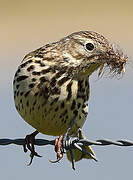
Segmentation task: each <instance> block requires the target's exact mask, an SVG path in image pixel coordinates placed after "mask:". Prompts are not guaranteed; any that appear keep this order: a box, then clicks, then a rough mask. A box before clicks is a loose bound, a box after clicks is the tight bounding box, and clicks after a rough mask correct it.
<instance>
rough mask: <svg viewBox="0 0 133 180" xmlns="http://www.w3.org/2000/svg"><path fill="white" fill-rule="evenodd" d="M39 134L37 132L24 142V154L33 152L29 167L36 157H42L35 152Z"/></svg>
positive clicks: (28, 136)
mask: <svg viewBox="0 0 133 180" xmlns="http://www.w3.org/2000/svg"><path fill="white" fill-rule="evenodd" d="M38 133H39V132H38V131H35V132H33V133H32V134H29V135H27V136H26V137H25V140H24V145H23V148H24V152H25V153H26V152H27V151H28V150H29V151H30V152H31V153H30V157H31V160H30V163H29V164H28V166H29V165H31V164H32V161H33V158H34V156H37V157H42V156H40V155H39V154H38V153H37V152H36V151H35V147H34V144H35V136H36V135H37V134H38Z"/></svg>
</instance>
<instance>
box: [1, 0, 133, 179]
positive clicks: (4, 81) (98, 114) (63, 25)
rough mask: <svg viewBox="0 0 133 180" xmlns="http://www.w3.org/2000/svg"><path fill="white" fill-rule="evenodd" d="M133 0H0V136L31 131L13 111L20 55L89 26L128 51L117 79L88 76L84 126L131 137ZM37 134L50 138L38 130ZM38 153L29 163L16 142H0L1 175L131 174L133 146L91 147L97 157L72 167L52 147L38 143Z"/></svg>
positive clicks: (102, 134)
mask: <svg viewBox="0 0 133 180" xmlns="http://www.w3.org/2000/svg"><path fill="white" fill-rule="evenodd" d="M132 20H133V1H132V0H126V1H119V0H117V1H116V0H111V1H106V0H105V1H104V0H100V1H89V0H82V1H81V0H67V1H65V0H55V1H52V0H49V1H47V0H23V1H20V0H12V1H10V0H0V115H1V116H0V117H1V118H0V119H1V124H0V138H24V137H25V135H27V134H29V133H31V132H33V131H34V129H33V128H32V127H30V126H29V125H28V124H26V123H25V122H24V121H23V120H22V118H21V117H20V116H19V115H18V113H17V112H16V109H15V107H14V101H13V89H12V81H13V76H14V73H15V71H16V69H17V66H18V65H19V63H20V61H21V60H22V58H23V57H24V56H25V55H26V54H27V53H29V52H30V51H32V50H35V49H37V48H39V47H40V46H43V45H44V44H45V43H48V42H53V41H56V40H59V39H60V38H62V37H64V36H66V35H68V34H70V33H72V32H75V31H80V30H93V31H96V32H99V33H101V34H103V35H104V36H105V37H107V38H108V39H110V40H111V41H112V42H116V43H117V44H119V45H120V47H122V49H123V50H124V52H126V54H127V55H128V56H129V63H128V65H127V67H126V73H125V75H124V76H123V78H121V79H120V80H118V79H117V78H113V79H111V78H101V79H100V80H98V78H97V73H95V74H93V75H92V77H91V97H90V101H89V115H88V119H87V121H86V123H85V125H84V127H83V129H84V131H85V134H86V136H87V138H88V139H90V140H96V139H101V138H108V139H112V140H118V139H129V140H133V119H132V116H133V115H132V114H133V110H132V108H133V83H132V79H133V63H132V57H133V51H132V48H133V21H132ZM38 137H39V138H47V139H52V137H48V136H44V135H39V136H38ZM36 149H37V152H38V153H39V154H41V155H42V156H43V157H42V158H35V159H34V162H33V164H32V165H31V166H30V167H27V166H26V164H28V162H29V154H28V153H27V154H24V153H23V149H22V147H20V146H16V145H9V146H0V178H1V179H4V180H9V179H14V180H18V179H19V180H23V179H32V180H36V179H37V178H38V179H46V178H49V179H52V178H56V179H64V180H66V179H68V178H71V179H72V178H73V179H77V180H79V179H81V178H89V179H102V180H107V179H108V180H112V179H121V180H125V178H126V179H131V178H132V167H133V166H132V165H133V147H116V146H104V147H101V146H93V149H94V150H95V153H96V155H97V158H98V159H99V162H97V163H96V162H94V161H89V160H83V161H80V162H79V163H76V171H73V170H72V169H71V164H70V163H69V162H68V161H67V159H66V158H65V157H64V158H63V160H62V161H61V162H60V163H57V164H51V163H49V162H48V160H49V159H54V158H56V156H55V153H54V148H53V147H51V146H43V147H36Z"/></svg>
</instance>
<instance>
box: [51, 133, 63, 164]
mask: <svg viewBox="0 0 133 180" xmlns="http://www.w3.org/2000/svg"><path fill="white" fill-rule="evenodd" d="M63 137H64V136H63V135H61V136H59V138H56V139H55V152H56V154H57V160H55V161H52V160H50V162H51V163H56V162H59V161H60V160H61V159H62V158H63V154H64V149H63Z"/></svg>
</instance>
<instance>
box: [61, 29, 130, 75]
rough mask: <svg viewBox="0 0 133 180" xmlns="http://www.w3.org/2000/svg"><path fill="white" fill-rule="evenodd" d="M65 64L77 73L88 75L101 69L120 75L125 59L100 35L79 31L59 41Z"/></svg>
mask: <svg viewBox="0 0 133 180" xmlns="http://www.w3.org/2000/svg"><path fill="white" fill-rule="evenodd" d="M60 42H61V44H62V47H63V57H64V61H65V63H67V64H68V65H69V67H71V69H75V71H77V72H78V73H81V74H84V75H88V76H89V75H90V74H92V73H93V72H94V71H95V70H97V69H98V68H99V69H100V71H99V74H100V73H101V72H102V70H103V67H106V68H109V70H110V72H113V73H116V74H121V73H122V72H123V71H124V66H125V64H126V62H127V57H126V56H124V55H123V53H121V51H120V50H119V49H117V48H115V47H114V46H113V44H111V43H110V42H109V41H108V40H107V39H106V38H104V37H103V36H102V35H100V34H98V33H96V32H92V31H80V32H76V33H73V34H71V35H69V36H67V37H65V38H63V39H61V41H60Z"/></svg>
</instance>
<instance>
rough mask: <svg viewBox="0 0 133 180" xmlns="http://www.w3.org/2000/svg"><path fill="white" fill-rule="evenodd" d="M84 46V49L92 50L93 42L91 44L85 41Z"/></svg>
mask: <svg viewBox="0 0 133 180" xmlns="http://www.w3.org/2000/svg"><path fill="white" fill-rule="evenodd" d="M85 47H86V49H87V50H88V51H92V50H93V49H94V44H92V43H87V44H86V45H85Z"/></svg>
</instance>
